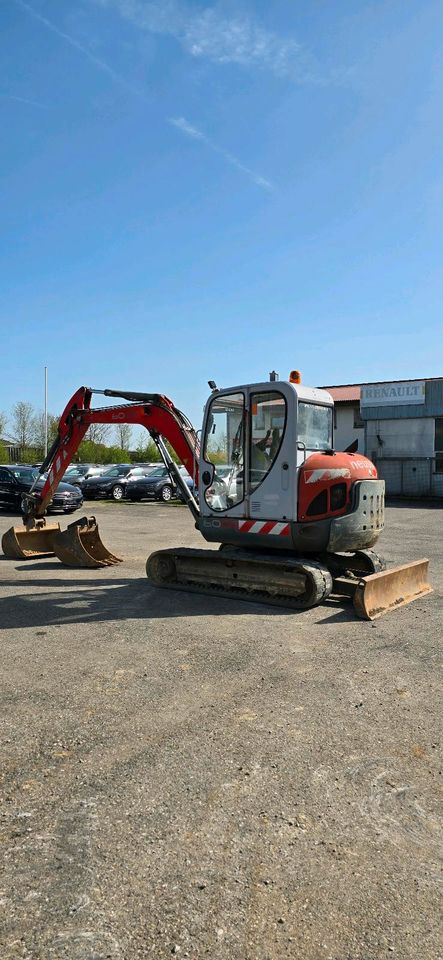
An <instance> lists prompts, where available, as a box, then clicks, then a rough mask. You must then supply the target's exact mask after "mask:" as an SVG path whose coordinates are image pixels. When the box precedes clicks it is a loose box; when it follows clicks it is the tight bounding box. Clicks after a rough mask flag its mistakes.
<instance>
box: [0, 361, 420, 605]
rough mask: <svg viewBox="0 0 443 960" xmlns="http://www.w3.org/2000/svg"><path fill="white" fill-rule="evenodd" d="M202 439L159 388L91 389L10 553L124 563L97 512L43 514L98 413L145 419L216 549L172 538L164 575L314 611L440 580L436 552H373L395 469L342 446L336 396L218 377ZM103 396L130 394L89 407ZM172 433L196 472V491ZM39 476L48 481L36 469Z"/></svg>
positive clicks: (28, 499)
mask: <svg viewBox="0 0 443 960" xmlns="http://www.w3.org/2000/svg"><path fill="white" fill-rule="evenodd" d="M209 386H210V388H211V391H212V392H211V395H210V397H209V399H208V401H207V403H206V406H205V412H204V418H203V428H202V434H201V436H202V440H201V443H200V441H199V437H198V434H197V432H196V431H195V430H194V428H193V427H192V424H191V423H190V422H189V420H188V419H187V417H186V416H185V415H184V414H183V413H181V412H180V410H178V409H177V408H176V407H175V406H174V404H173V403H172V401H171V400H169V399H168V398H167V397H165V396H162V395H160V394H152V393H146V394H145V393H134V392H125V391H117V390H92V389H90V388H87V387H80V389H79V390H77V392H76V393H75V394H74V396H73V397H72V399H71V400H70V401H69V403H68V404H67V406H66V408H65V410H64V411H63V414H62V416H61V418H60V423H59V427H58V434H57V437H56V440H55V441H54V443H53V445H52V447H51V449H50V451H49V453H48V455H47V457H46V459H45V461H44V463H43V464H42V466H41V468H40V471H39V476H38V478H37V480H38V479H39V477H41V476H42V475H45V476H46V479H45V482H44V485H43V487H42V488H41V489H39V491H38V492H37V490H36V489H34V488H35V484H34V485H33V487H32V488H31V490H30V491H29V493H28V494H25V495H24V498H23V503H22V511H23V526H21V527H12V528H10V530H8V531H7V532H6V533H5V535H4V536H3V540H2V548H3V552H4V554H5V555H6V557H9V558H13V559H24V558H28V557H33V558H35V557H38V556H47V555H54V554H55V555H56V556H57V557H59V559H60V560H61V562H62V563H64V564H66V565H68V566H73V567H90V568H100V567H106V566H109V565H112V564H115V563H119V562H120V558H119V557H116V556H115V555H114V554H112V553H110V551H109V550H107V548H106V547H105V545H104V544H103V543H102V541H101V538H100V535H99V531H98V527H97V523H96V520H95V518H94V517H89V518H86V517H85V518H82V519H80V520H78V521H76V522H74V523H71V524H70V525H69V526H68V527H67V529H66V530H65V531H62V530H60V527H59V525H58V524H48V523H47V522H46V520H45V512H46V509H47V507H48V506H49V505H50V503H51V499H52V497H53V495H54V491H55V490H56V488H57V485H58V483H59V482H60V480H61V479H62V477H63V475H64V473H65V470H66V468H67V467H68V466H69V464H70V462H71V461H72V458H73V457H74V456H75V454H76V451H77V450H78V448H79V445H80V443H81V441H82V440H83V438H84V436H85V434H86V432H87V430H88V428H89V426H90V425H91V424H93V423H111V424H112V423H114V424H115V423H117V424H118V423H129V424H141V425H142V426H144V427H146V429H147V431H148V433H149V434H150V436H151V438H152V440H153V441H154V442H155V444H156V445H157V448H158V450H159V453H160V455H161V458H162V460H163V462H164V464H165V466H166V467H167V469H168V471H169V474H170V476H171V480H172V481H173V483H175V485H176V486H177V487H178V488H179V490H180V491H181V494H182V497H183V499H184V500H185V503H186V504H187V506H188V507H189V509H190V511H191V513H192V515H193V517H194V521H195V526H196V528H197V529H198V530H199V531H200V533H201V534H202V536H203V537H204V539H205V540H206V541H208V542H209V543H211V544H219V549H218V550H216V549H214V548H213V547H212V548H211V549H201V550H199V549H190V548H189V549H188V548H177V549H174V548H168V549H164V550H159V551H156V552H155V553H152V554H151V555H150V556H149V557H148V560H147V564H146V572H147V576H148V578H149V579H150V580H151V581H152V582H153V583H154V584H157V585H158V586H160V587H164V588H168V589H175V590H186V591H197V592H204V593H206V594H216V595H217V596H226V597H236V598H237V599H248V600H253V601H256V602H257V601H258V602H264V603H272V604H277V605H280V606H284V607H293V608H295V609H298V610H307V609H309V608H311V607H315V606H317V605H318V604H321V603H323V602H324V601H325V600H326V599H327V598H328V597H329V596H330V595H331V594H332V595H335V596H338V597H351V598H352V599H353V603H354V608H355V611H356V613H357V614H358V615H359V616H361V617H363V618H365V619H371V620H372V619H375V618H376V617H378V616H380V615H381V614H383V613H385V612H386V611H387V610H391V609H395V608H396V607H398V606H400V605H402V604H405V603H409V602H411V601H412V600H414V599H416V598H417V597H421V596H424V595H425V594H426V593H429V592H430V591H431V587H430V586H429V583H428V560H426V559H421V560H416V561H413V562H412V563H408V564H404V565H402V566H396V567H389V568H386V564H385V563H384V561H383V560H382V559H381V558H380V557H379V556H378V555H377V554H376V553H374V551H373V550H372V547H373V546H374V544H375V543H376V542H377V539H378V537H379V535H380V533H381V531H382V530H383V527H384V481H383V480H380V479H379V478H378V476H377V470H376V468H375V466H374V464H372V463H371V461H370V460H368V459H367V458H366V457H365V456H363V455H362V454H360V453H358V452H350V451H345V452H343V453H340V452H337V451H335V450H334V447H333V406H334V404H333V399H332V397H331V395H330V394H329V393H328V392H327V391H325V390H320V389H317V388H314V387H307V386H304V385H302V383H301V377H300V374H299V372H298V371H292V373H291V374H290V376H289V380H288V381H279V380H277V379H276V375H275V374H271V378H270V380H269V381H267V382H262V383H253V384H242V385H239V386H235V387H229V388H227V389H220V390H219V389H218V388H217V387H216V385H215V383H214V382H213V381H209ZM94 394H101V395H102V396H105V397H109V398H118V399H119V400H124V401H126V402H125V403H124V404H118V405H115V406H106V407H102V408H95V409H94V408H92V407H91V400H92V397H93V395H94ZM168 445H169V447H170V448H172V450H173V451H174V452H175V454H176V455H177V458H178V460H179V461H180V463H182V464H183V466H184V467H185V468H186V470H187V471H188V473H189V474H190V475H191V476H192V477H193V479H194V489H195V490H198V498H197V496H196V495H194V494H193V492H192V491H191V490H190V489H189V487H188V485H187V484H186V482H185V479H184V477H183V476H182V473H181V472H180V470H179V468H178V466H177V465H176V463H175V462H174V461H173V459H172V457H171V455H170V452H169V449H168ZM36 482H37V481H36Z"/></svg>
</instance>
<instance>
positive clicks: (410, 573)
mask: <svg viewBox="0 0 443 960" xmlns="http://www.w3.org/2000/svg"><path fill="white" fill-rule="evenodd" d="M428 566H429V560H426V559H423V560H415V561H413V563H404V564H402V565H401V566H399V567H390V568H388V569H387V570H383V571H382V572H381V573H373V574H371V575H370V576H369V577H364V579H362V580H360V582H359V584H358V586H357V587H356V589H355V593H354V598H353V599H354V609H355V612H356V613H357V615H358V616H359V617H362V618H363V619H364V620H376V619H377V617H381V616H383V614H384V613H387V612H388V610H396V609H397V607H402V606H404V605H405V604H406V603H412V601H413V600H418V598H419V597H424V596H426V594H427V593H432V587H431V586H430V584H429V583H428Z"/></svg>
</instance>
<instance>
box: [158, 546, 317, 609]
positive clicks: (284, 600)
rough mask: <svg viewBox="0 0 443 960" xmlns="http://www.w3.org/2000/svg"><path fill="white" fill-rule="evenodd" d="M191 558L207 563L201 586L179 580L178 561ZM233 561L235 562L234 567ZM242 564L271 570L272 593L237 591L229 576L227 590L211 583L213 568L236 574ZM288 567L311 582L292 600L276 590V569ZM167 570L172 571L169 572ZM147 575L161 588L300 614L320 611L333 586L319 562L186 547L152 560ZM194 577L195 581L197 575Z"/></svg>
mask: <svg viewBox="0 0 443 960" xmlns="http://www.w3.org/2000/svg"><path fill="white" fill-rule="evenodd" d="M187 558H189V560H195V559H198V560H200V561H202V560H203V561H205V579H204V580H203V579H202V580H201V581H200V582H199V583H195V582H188V581H187V580H186V579H181V580H177V579H176V578H175V577H176V575H177V574H176V563H177V561H179V562H180V564H181V565H183V563H184V562H186V559H187ZM229 561H231V564H230V565H229ZM242 561H244V562H245V566H246V565H249V564H251V562H252V563H253V564H257V563H262V564H263V568H264V570H268V569H269V583H270V589H269V592H268V591H267V590H266V589H254V588H251V589H249V588H248V587H245V586H239V587H236V586H235V585H234V582H235V581H233V579H232V578H230V577H229V574H228V575H227V582H226V586H223V585H222V584H214V583H211V582H210V568H211V565H214V564H217V566H221V565H223V566H226V569H227V571H232V562H235V565H236V567H237V568H238V564H241V562H242ZM159 562H160V563H162V564H164V566H165V575H161V573H160V572H159ZM172 564H173V566H172ZM288 566H289V567H292V569H293V571H294V573H295V574H302V575H303V576H305V577H306V578H307V580H308V583H309V590H308V591H307V592H306V593H305V594H303V595H301V596H300V595H299V596H293V597H291V596H288V595H287V594H278V593H276V588H274V589H272V568H274V570H275V571H277V572H278V569H279V567H285V568H286V570H287V568H288ZM167 567H169V570H168V569H167ZM146 573H147V576H148V578H149V580H151V581H152V582H153V583H155V584H156V585H157V586H160V587H163V588H166V589H169V590H181V591H185V592H191V593H203V594H206V595H209V596H217V597H227V598H232V599H237V600H246V601H249V602H252V603H266V604H272V605H274V606H279V607H291V608H292V609H296V610H308V609H310V608H311V607H316V606H318V605H319V604H321V603H323V602H324V600H326V599H327V597H328V596H329V594H330V593H331V590H332V585H333V582H332V577H331V574H330V572H329V570H328V569H327V567H326V566H324V565H323V564H321V563H318V562H317V561H314V560H312V561H311V560H304V559H303V560H301V559H300V560H298V559H296V558H294V557H287V556H286V557H285V558H284V560H282V559H280V562H279V559H278V558H277V557H276V556H275V555H273V554H260V553H255V552H254V555H253V556H251V552H246V551H241V550H235V548H234V549H233V550H232V552H231V551H228V550H223V551H216V550H192V549H188V548H186V547H182V548H178V549H177V550H158V551H156V552H155V553H153V554H151V556H150V557H148V560H147V563H146ZM193 576H194V577H195V573H194V574H193ZM208 580H209V582H208Z"/></svg>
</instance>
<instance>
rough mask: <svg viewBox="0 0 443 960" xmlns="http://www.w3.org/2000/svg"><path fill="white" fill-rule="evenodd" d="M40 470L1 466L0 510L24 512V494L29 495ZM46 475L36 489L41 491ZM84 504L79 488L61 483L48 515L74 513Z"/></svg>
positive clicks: (41, 478)
mask: <svg viewBox="0 0 443 960" xmlns="http://www.w3.org/2000/svg"><path fill="white" fill-rule="evenodd" d="M37 476H38V470H36V469H35V468H34V467H29V466H28V467H26V466H23V467H21V466H18V465H16V464H14V465H13V466H12V465H11V466H0V508H1V509H3V510H15V509H18V510H20V511H21V510H22V500H23V494H25V493H27V492H28V491H29V490H30V488H31V486H32V484H33V483H34V481H35V479H36V477H37ZM45 479H46V474H43V475H42V477H40V479H39V480H38V482H37V484H36V486H35V489H36V490H37V491H39V490H41V489H42V487H43V484H44V482H45ZM82 503H83V496H82V493H81V491H80V490H79V489H78V487H74V486H72V485H71V484H70V483H64V482H62V483H59V485H58V487H57V490H56V491H55V493H54V496H53V498H52V500H51V502H50V504H49V506H48V513H54V512H55V511H56V510H62V511H63V513H74V510H78V508H79V507H81V505H82Z"/></svg>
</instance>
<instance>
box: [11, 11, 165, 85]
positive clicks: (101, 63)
mask: <svg viewBox="0 0 443 960" xmlns="http://www.w3.org/2000/svg"><path fill="white" fill-rule="evenodd" d="M15 3H16V4H17V5H18V6H19V7H21V8H22V9H23V10H26V12H27V13H29V14H30V16H31V17H34V20H38V21H39V22H40V23H43V24H44V26H45V27H47V28H48V30H52V32H53V33H56V34H57V36H58V37H61V39H62V40H65V41H66V43H69V44H70V46H71V47H74V50H78V51H79V52H80V53H82V54H83V56H85V57H87V58H88V60H90V61H91V63H93V64H95V66H96V67H98V68H99V70H103V72H104V73H107V74H108V76H110V77H112V79H113V80H114V81H115V82H116V83H119V84H120V85H121V86H123V87H125V88H126V90H129V91H130V92H131V93H135V95H136V96H137V97H141V98H142V100H145V101H146V102H147V103H148V102H149V101H148V98H147V97H146V95H145V94H144V93H143V91H142V90H139V88H138V87H133V86H132V83H129V82H128V81H127V80H125V78H124V77H122V75H121V74H120V73H117V71H116V70H113V69H112V67H110V66H109V64H108V63H106V62H105V60H101V59H100V57H96V56H95V54H94V53H92V52H91V50H88V48H87V47H84V46H83V44H82V43H79V42H78V40H75V38H74V37H71V36H70V34H69V33H65V31H64V30H60V28H59V27H56V25H55V23H53V22H52V20H48V18H47V17H44V16H42V14H41V13H37V10H34V7H31V6H30V4H29V3H26V2H25V0H15Z"/></svg>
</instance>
